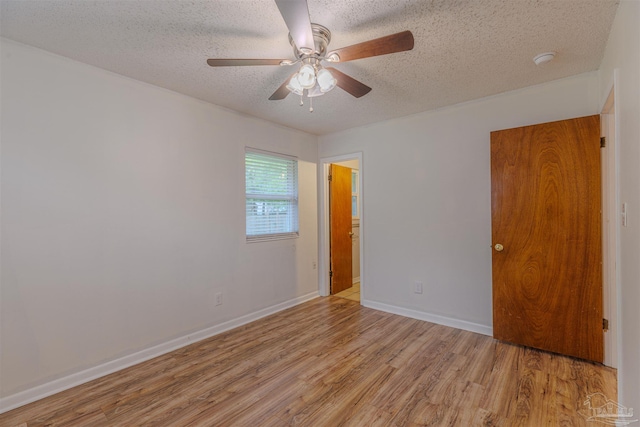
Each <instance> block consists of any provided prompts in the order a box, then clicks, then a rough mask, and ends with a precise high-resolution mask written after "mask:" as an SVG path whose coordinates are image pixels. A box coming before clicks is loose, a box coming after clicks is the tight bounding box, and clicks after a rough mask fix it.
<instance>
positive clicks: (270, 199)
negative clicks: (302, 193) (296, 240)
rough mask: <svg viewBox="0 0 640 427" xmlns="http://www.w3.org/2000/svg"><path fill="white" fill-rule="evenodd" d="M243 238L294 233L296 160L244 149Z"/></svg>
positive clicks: (296, 217) (276, 236) (249, 239)
mask: <svg viewBox="0 0 640 427" xmlns="http://www.w3.org/2000/svg"><path fill="white" fill-rule="evenodd" d="M245 188H246V218H247V241H248V242H252V241H260V240H272V239H282V238H290V237H296V236H298V160H297V159H296V158H295V157H290V156H285V155H280V154H275V153H267V152H263V151H258V150H254V149H248V148H247V149H246V151H245Z"/></svg>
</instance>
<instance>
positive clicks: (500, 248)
mask: <svg viewBox="0 0 640 427" xmlns="http://www.w3.org/2000/svg"><path fill="white" fill-rule="evenodd" d="M494 248H495V250H496V251H498V252H502V250H503V249H504V246H502V245H501V244H500V243H496V245H495V246H494Z"/></svg>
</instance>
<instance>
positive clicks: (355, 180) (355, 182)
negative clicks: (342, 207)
mask: <svg viewBox="0 0 640 427" xmlns="http://www.w3.org/2000/svg"><path fill="white" fill-rule="evenodd" d="M359 185H360V179H359V176H358V170H357V169H351V216H352V218H353V219H358V218H360V214H359V212H358V207H359V206H360V203H359V202H360V200H358V199H360V191H358V186H359Z"/></svg>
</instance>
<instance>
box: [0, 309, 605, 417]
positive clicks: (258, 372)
mask: <svg viewBox="0 0 640 427" xmlns="http://www.w3.org/2000/svg"><path fill="white" fill-rule="evenodd" d="M596 392H601V393H603V394H604V395H606V396H607V397H608V398H610V399H613V400H615V398H616V374H615V370H612V369H609V368H606V367H603V366H601V365H597V364H593V363H589V362H584V361H580V360H576V359H572V358H568V357H563V356H558V355H551V354H549V353H544V352H540V351H536V350H531V349H527V348H523V347H519V346H514V345H509V344H505V343H501V342H498V341H495V340H493V339H492V338H490V337H487V336H484V335H479V334H474V333H471V332H466V331H461V330H458V329H453V328H448V327H445V326H440V325H435V324H433V323H428V322H423V321H419V320H414V319H409V318H404V317H401V316H396V315H393V314H388V313H384V312H380V311H376V310H372V309H368V308H364V307H362V306H360V305H359V304H358V303H356V302H354V301H350V300H347V299H340V298H335V297H327V298H317V299H315V300H312V301H309V302H307V303H304V304H302V305H299V306H296V307H293V308H291V309H288V310H286V311H283V312H280V313H278V314H275V315H272V316H270V317H267V318H265V319H261V320H259V321H256V322H253V323H250V324H248V325H245V326H242V327H240V328H237V329H234V330H232V331H229V332H226V333H223V334H220V335H217V336H215V337H212V338H210V339H207V340H204V341H201V342H199V343H195V344H193V345H190V346H188V347H185V348H182V349H180V350H177V351H174V352H172V353H169V354H166V355H164V356H160V357H157V358H155V359H152V360H149V361H147V362H144V363H142V364H139V365H136V366H133V367H131V368H128V369H125V370H122V371H119V372H116V373H114V374H111V375H109V376H106V377H103V378H100V379H97V380H95V381H92V382H90V383H87V384H84V385H81V386H78V387H75V388H73V389H71V390H67V391H64V392H62V393H59V394H56V395H54V396H51V397H48V398H46V399H43V400H41V401H38V402H34V403H32V404H30V405H26V406H24V407H22V408H18V409H16V410H13V411H11V412H8V413H5V414H3V415H0V425H1V426H16V425H18V426H136V425H154V426H187V425H189V426H251V427H254V426H261V427H262V426H288V425H300V426H314V427H315V426H331V427H335V426H425V425H428V426H464V427H467V426H505V427H512V426H532V427H541V426H593V425H594V423H591V422H587V421H586V420H585V418H584V417H583V416H582V415H581V413H586V410H587V408H586V407H585V406H584V401H585V399H586V398H587V397H588V396H589V395H590V394H592V393H596Z"/></svg>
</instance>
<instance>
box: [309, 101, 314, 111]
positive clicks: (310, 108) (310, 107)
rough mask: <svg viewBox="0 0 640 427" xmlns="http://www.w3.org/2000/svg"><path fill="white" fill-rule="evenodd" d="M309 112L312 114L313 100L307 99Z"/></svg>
mask: <svg viewBox="0 0 640 427" xmlns="http://www.w3.org/2000/svg"><path fill="white" fill-rule="evenodd" d="M309 112H310V113H313V98H309Z"/></svg>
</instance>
